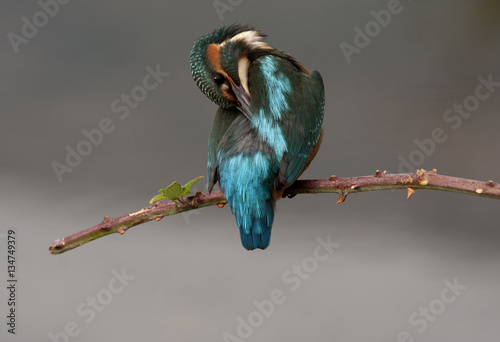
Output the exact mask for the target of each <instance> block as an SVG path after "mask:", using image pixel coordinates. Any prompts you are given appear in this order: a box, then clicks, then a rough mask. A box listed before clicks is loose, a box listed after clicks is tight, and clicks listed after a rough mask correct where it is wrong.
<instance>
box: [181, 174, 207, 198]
mask: <svg viewBox="0 0 500 342" xmlns="http://www.w3.org/2000/svg"><path fill="white" fill-rule="evenodd" d="M202 178H203V176H200V177H196V178H195V179H192V180H190V181H189V182H187V183H186V184H185V185H184V186H183V187H182V190H181V194H180V196H179V197H181V196H186V195H189V194H190V193H191V187H192V186H193V185H194V184H196V183H197V182H198V181H199V180H200V179H202Z"/></svg>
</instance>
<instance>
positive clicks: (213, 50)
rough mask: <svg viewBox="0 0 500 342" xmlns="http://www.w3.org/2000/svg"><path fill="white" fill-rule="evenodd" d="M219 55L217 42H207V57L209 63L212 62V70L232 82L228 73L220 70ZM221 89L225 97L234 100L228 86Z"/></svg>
mask: <svg viewBox="0 0 500 342" xmlns="http://www.w3.org/2000/svg"><path fill="white" fill-rule="evenodd" d="M220 55H221V54H220V45H219V44H209V45H208V46H207V59H208V61H209V62H210V64H212V66H213V68H214V71H216V72H218V73H219V74H221V75H222V76H224V77H225V78H226V80H228V81H229V82H230V83H231V84H234V82H233V80H231V78H230V77H229V75H228V74H227V73H226V72H225V71H224V70H222V67H221V66H220ZM221 90H222V94H223V95H224V97H225V98H227V99H228V100H230V101H236V98H235V97H234V96H233V94H232V93H231V92H230V91H229V87H228V88H227V89H221Z"/></svg>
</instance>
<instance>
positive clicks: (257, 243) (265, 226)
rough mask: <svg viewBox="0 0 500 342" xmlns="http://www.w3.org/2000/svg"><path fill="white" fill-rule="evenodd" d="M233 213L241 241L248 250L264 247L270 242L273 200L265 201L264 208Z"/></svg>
mask: <svg viewBox="0 0 500 342" xmlns="http://www.w3.org/2000/svg"><path fill="white" fill-rule="evenodd" d="M251 209H252V208H250V210H249V212H248V211H247V212H243V213H241V212H239V210H236V211H234V212H233V213H234V214H235V216H236V223H237V224H238V227H239V228H240V236H241V243H242V244H243V247H245V248H246V249H248V250H253V249H256V248H260V249H266V248H267V246H269V243H270V242H271V227H272V225H273V220H274V200H273V199H269V200H267V201H266V203H265V206H264V208H263V209H264V210H260V211H257V212H255V211H253V210H251Z"/></svg>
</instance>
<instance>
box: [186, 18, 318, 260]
mask: <svg viewBox="0 0 500 342" xmlns="http://www.w3.org/2000/svg"><path fill="white" fill-rule="evenodd" d="M264 37H265V36H264V35H263V34H262V33H260V32H259V31H257V30H255V29H254V28H253V27H251V26H247V25H242V24H230V25H225V26H222V27H221V28H219V29H217V30H215V31H214V32H213V33H211V34H209V35H207V36H204V37H202V38H200V39H199V40H198V41H196V42H195V43H194V46H193V48H192V50H191V56H190V59H191V61H190V65H191V72H192V75H193V79H194V81H195V83H196V84H197V85H198V87H199V88H200V90H201V91H202V92H203V93H204V94H205V95H206V96H207V97H208V98H209V99H210V100H211V101H213V102H214V103H215V104H217V105H218V106H219V109H218V110H217V113H216V115H215V118H214V120H213V123H212V128H211V132H210V139H209V145H208V191H209V192H211V191H212V189H213V187H214V185H215V184H216V183H217V182H219V184H220V187H221V189H222V190H223V191H224V194H225V196H226V198H227V200H228V203H229V206H230V207H231V211H232V213H233V214H234V215H235V217H236V223H237V225H238V227H239V229H240V235H241V242H242V244H243V246H244V247H245V248H246V249H248V250H253V249H256V248H260V249H265V248H266V247H267V246H269V242H270V239H271V227H272V224H273V220H274V208H275V204H276V201H277V200H278V199H280V198H281V197H282V195H283V191H284V189H286V188H287V187H288V186H290V185H291V184H292V183H293V182H294V181H295V180H296V179H297V178H298V177H299V176H300V175H301V174H302V172H304V170H305V169H306V168H307V166H308V165H309V163H310V162H311V160H312V159H313V158H314V156H315V155H316V152H317V151H318V149H319V146H320V143H321V138H322V134H323V131H322V128H321V127H322V123H323V109H324V88H323V80H322V78H321V75H320V74H319V73H318V72H317V71H311V72H309V71H308V70H307V69H306V68H305V67H304V66H303V65H302V64H301V63H299V62H298V61H297V60H296V59H295V58H293V57H292V56H290V55H288V54H287V53H285V52H284V51H280V50H277V49H275V48H274V47H272V46H270V45H269V44H267V43H266V42H264V41H263V39H264Z"/></svg>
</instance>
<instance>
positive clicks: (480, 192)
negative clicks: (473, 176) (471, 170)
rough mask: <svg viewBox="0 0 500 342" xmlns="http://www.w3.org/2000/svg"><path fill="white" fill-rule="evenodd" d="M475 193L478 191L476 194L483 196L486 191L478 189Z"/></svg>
mask: <svg viewBox="0 0 500 342" xmlns="http://www.w3.org/2000/svg"><path fill="white" fill-rule="evenodd" d="M475 191H476V194H482V193H483V191H484V190H483V189H476V190H475Z"/></svg>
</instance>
